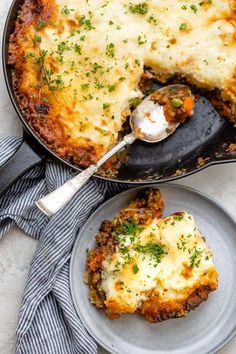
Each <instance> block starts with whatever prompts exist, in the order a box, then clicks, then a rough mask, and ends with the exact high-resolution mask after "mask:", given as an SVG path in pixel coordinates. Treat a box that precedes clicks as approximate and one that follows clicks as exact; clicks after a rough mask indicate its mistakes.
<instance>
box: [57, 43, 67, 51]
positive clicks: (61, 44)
mask: <svg viewBox="0 0 236 354" xmlns="http://www.w3.org/2000/svg"><path fill="white" fill-rule="evenodd" d="M57 50H58V52H59V53H63V52H64V51H65V50H69V47H68V45H67V44H66V42H61V43H60V44H58V46H57Z"/></svg>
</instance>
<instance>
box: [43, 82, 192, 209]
mask: <svg viewBox="0 0 236 354" xmlns="http://www.w3.org/2000/svg"><path fill="white" fill-rule="evenodd" d="M183 87H185V88H187V89H188V90H189V94H190V95H191V91H190V89H189V88H188V87H187V86H185V85H169V86H166V87H163V88H161V89H160V90H168V89H170V88H173V89H175V90H178V89H183ZM160 90H158V91H160ZM179 124H180V123H179V122H176V123H169V122H167V120H166V118H165V115H164V110H163V107H162V106H160V105H159V104H158V103H156V102H154V101H153V100H151V95H150V96H148V97H146V98H145V99H144V100H143V101H142V102H141V104H140V105H139V106H137V107H136V108H135V109H134V110H133V112H132V114H131V116H130V126H131V129H132V133H130V134H128V135H126V136H125V137H124V138H123V140H122V141H120V142H119V143H118V144H117V145H116V146H114V147H113V148H112V149H111V150H110V151H108V152H107V153H106V154H105V155H104V156H103V157H102V158H101V159H100V160H99V161H98V162H97V163H96V164H95V165H90V166H89V167H88V168H87V169H86V170H84V171H83V172H81V173H79V174H78V175H76V176H75V177H73V178H71V179H70V180H68V181H67V182H65V183H64V184H63V185H62V186H61V187H59V188H57V189H56V190H55V191H53V192H52V193H49V194H48V195H46V196H45V197H43V198H41V199H39V200H38V201H37V202H36V205H37V207H38V208H39V209H40V210H41V211H42V212H43V213H45V214H46V215H47V216H52V215H54V214H55V213H56V212H57V211H58V210H60V209H61V208H62V207H63V206H65V205H66V204H67V203H68V202H69V201H70V200H71V198H72V197H73V196H74V195H75V194H76V193H77V192H78V190H79V189H80V188H81V187H82V186H84V185H85V183H86V182H87V181H88V180H89V179H90V177H91V176H92V175H93V174H94V173H95V172H97V170H98V169H99V167H101V166H102V165H103V164H104V162H106V161H107V160H108V159H109V158H110V157H111V156H113V155H114V154H115V153H117V152H118V151H120V150H121V149H122V148H123V147H125V146H126V145H130V144H132V143H133V142H134V141H135V140H136V139H140V140H143V141H146V142H148V143H157V142H159V141H162V140H164V139H166V138H167V137H168V136H169V135H170V134H172V133H174V131H175V130H176V129H177V127H178V126H179Z"/></svg>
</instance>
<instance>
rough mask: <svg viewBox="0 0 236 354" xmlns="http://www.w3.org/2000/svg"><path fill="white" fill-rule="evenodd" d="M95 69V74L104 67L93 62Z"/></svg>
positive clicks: (93, 71)
mask: <svg viewBox="0 0 236 354" xmlns="http://www.w3.org/2000/svg"><path fill="white" fill-rule="evenodd" d="M92 67H93V69H92V73H93V74H95V73H96V72H97V71H98V70H99V69H102V66H101V65H99V64H98V63H96V62H95V63H93V65H92Z"/></svg>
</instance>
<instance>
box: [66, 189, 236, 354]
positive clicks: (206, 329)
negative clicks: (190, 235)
mask: <svg viewBox="0 0 236 354" xmlns="http://www.w3.org/2000/svg"><path fill="white" fill-rule="evenodd" d="M145 188H147V187H139V188H135V189H131V190H128V191H126V192H123V193H121V194H119V195H117V196H115V197H114V198H112V199H110V200H109V201H107V202H106V203H105V204H103V205H102V206H101V207H100V208H99V209H97V211H96V212H95V213H94V214H93V215H92V216H91V217H90V219H89V220H88V221H87V222H86V224H85V225H84V227H83V229H82V230H81V231H80V234H79V236H78V239H77V242H76V243H75V246H74V250H73V254H72V259H71V268H70V284H71V292H72V297H73V301H74V304H75V307H76V310H77V312H78V315H79V316H80V318H81V320H82V322H83V323H84V325H85V327H86V328H87V330H88V332H89V333H90V334H91V336H92V337H93V338H95V339H96V341H97V342H98V343H99V344H101V345H102V346H103V347H104V348H106V349H107V350H108V351H110V352H111V353H116V354H118V353H119V354H153V353H155V354H167V353H168V354H170V353H171V354H206V353H216V352H217V351H218V350H220V349H221V348H222V347H223V346H224V345H225V344H226V343H227V342H228V341H229V340H230V339H231V338H232V337H233V336H234V334H235V333H236V298H235V294H236V224H235V222H234V220H233V219H232V217H231V216H230V215H229V214H228V213H227V212H226V210H224V209H223V208H222V207H221V206H219V205H218V204H217V203H216V202H215V201H213V200H211V199H209V198H208V197H207V196H205V195H203V194H201V193H199V192H197V191H195V190H193V189H189V188H185V187H181V186H178V185H171V184H166V185H161V186H158V188H159V189H160V190H161V192H162V194H163V196H164V199H165V203H166V208H165V213H164V214H165V215H168V214H170V213H172V212H174V211H177V210H180V209H184V210H187V211H189V212H190V213H192V214H193V215H194V216H195V218H196V220H197V223H198V225H199V226H200V229H201V231H202V233H203V234H204V235H205V236H206V239H207V243H208V244H209V246H210V247H211V249H212V251H213V255H214V262H215V265H216V267H217V270H218V272H219V288H218V290H217V291H215V292H214V293H212V294H210V296H209V298H208V300H207V302H206V303H204V304H202V305H200V307H199V308H198V309H196V310H195V311H193V312H191V313H190V314H188V315H187V316H186V317H185V318H180V319H173V320H169V321H165V322H162V323H160V324H149V323H148V322H146V321H145V320H144V319H143V317H141V316H140V315H136V314H135V315H133V314H132V315H124V316H123V317H121V318H120V319H119V320H116V321H110V320H108V319H107V317H106V315H105V312H104V311H103V310H97V309H96V308H95V307H94V306H93V305H91V304H90V302H89V300H88V289H87V286H86V285H85V284H84V282H83V272H84V268H85V259H86V249H87V248H91V247H93V246H94V237H95V234H96V232H97V231H98V228H99V226H100V224H101V222H102V221H103V220H104V219H111V218H113V216H114V215H115V214H116V213H118V212H119V210H120V209H121V208H123V207H125V206H126V205H127V204H128V203H129V201H130V200H131V199H132V198H134V197H135V196H136V195H137V194H138V193H139V191H140V190H142V189H145Z"/></svg>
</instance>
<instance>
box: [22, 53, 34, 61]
mask: <svg viewBox="0 0 236 354" xmlns="http://www.w3.org/2000/svg"><path fill="white" fill-rule="evenodd" d="M34 57H35V54H34V53H33V52H28V53H27V54H25V56H24V58H25V60H28V59H29V58H34Z"/></svg>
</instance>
